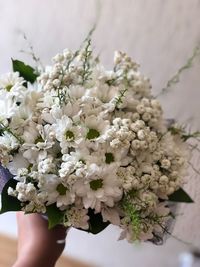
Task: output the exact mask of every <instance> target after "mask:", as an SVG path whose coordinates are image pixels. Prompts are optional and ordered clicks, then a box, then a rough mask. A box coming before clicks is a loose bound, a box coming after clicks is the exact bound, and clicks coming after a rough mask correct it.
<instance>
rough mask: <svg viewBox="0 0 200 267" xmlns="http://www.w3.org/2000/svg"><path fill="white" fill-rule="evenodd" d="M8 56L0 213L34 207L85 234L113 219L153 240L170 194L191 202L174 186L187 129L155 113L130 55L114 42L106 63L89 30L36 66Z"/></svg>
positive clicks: (1, 105) (165, 217)
mask: <svg viewBox="0 0 200 267" xmlns="http://www.w3.org/2000/svg"><path fill="white" fill-rule="evenodd" d="M12 63H13V72H11V73H8V74H4V75H2V76H1V77H0V162H1V171H2V173H3V170H4V171H6V175H5V174H4V176H6V177H8V176H9V179H7V180H8V181H7V182H6V183H4V184H5V185H4V187H3V190H2V194H1V198H2V207H1V213H4V212H7V211H18V210H22V211H24V212H25V213H40V214H44V215H46V216H47V217H48V220H49V227H50V228H52V227H54V226H55V225H57V224H62V225H64V226H66V227H75V228H77V229H82V230H85V231H88V232H90V233H93V234H97V233H99V232H100V231H102V230H103V229H105V228H106V227H107V226H108V225H109V224H113V225H117V226H119V227H120V228H121V229H122V234H121V236H120V239H123V238H126V239H127V240H128V241H131V242H133V241H135V240H139V241H147V240H149V241H152V242H159V241H161V240H162V238H163V236H164V234H165V233H166V232H167V222H168V221H169V219H170V218H173V216H174V214H173V213H172V211H171V209H170V203H173V202H192V199H191V198H190V197H189V195H188V194H187V193H186V192H185V191H184V190H183V189H182V186H183V184H184V177H185V175H186V170H187V161H188V156H189V153H188V146H187V143H186V141H187V140H188V139H189V138H191V137H194V136H195V133H194V134H187V133H186V132H185V131H184V130H183V129H181V128H178V127H177V125H176V124H173V123H169V122H167V120H166V119H164V116H163V111H162V107H161V105H160V103H159V101H158V100H157V99H155V98H154V97H153V96H152V93H151V85H150V81H149V79H147V78H146V77H144V76H143V75H141V73H140V72H139V70H138V68H139V66H138V64H136V63H135V62H133V61H132V60H131V58H130V57H128V56H127V55H126V54H125V53H122V52H116V53H115V56H114V68H113V70H111V71H107V70H106V69H105V68H104V67H103V66H102V65H101V64H100V62H99V60H98V58H95V57H94V56H93V52H92V49H91V40H90V38H87V39H86V41H85V42H84V44H83V45H82V46H81V48H80V49H79V50H77V51H76V52H72V51H70V50H67V49H66V50H64V51H63V53H60V54H57V55H56V56H55V57H54V58H53V64H52V66H48V67H46V68H45V69H43V68H42V67H41V68H37V69H34V68H32V67H31V66H29V65H25V64H24V63H23V62H21V61H19V60H13V61H12ZM2 168H4V169H2ZM1 176H2V177H3V174H2V175H1ZM0 179H3V178H0ZM2 181H3V180H2Z"/></svg>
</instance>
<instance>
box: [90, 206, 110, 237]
mask: <svg viewBox="0 0 200 267" xmlns="http://www.w3.org/2000/svg"><path fill="white" fill-rule="evenodd" d="M88 216H89V217H90V219H89V229H88V230H87V232H89V233H92V234H94V235H96V234H98V233H100V232H101V231H103V230H104V229H105V228H106V227H107V226H108V225H109V224H110V223H109V222H104V221H103V218H102V216H101V214H100V213H97V214H95V213H94V211H93V210H92V209H89V212H88Z"/></svg>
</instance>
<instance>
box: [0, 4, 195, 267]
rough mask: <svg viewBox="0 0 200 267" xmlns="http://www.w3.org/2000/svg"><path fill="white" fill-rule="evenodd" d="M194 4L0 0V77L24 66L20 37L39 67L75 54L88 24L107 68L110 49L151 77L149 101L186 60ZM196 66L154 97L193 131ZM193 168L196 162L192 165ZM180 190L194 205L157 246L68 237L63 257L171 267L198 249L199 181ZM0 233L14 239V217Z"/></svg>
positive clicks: (1, 224)
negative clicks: (15, 63)
mask: <svg viewBox="0 0 200 267" xmlns="http://www.w3.org/2000/svg"><path fill="white" fill-rule="evenodd" d="M199 14H200V1H199V0H165V1H163V0H102V1H97V0H84V1H83V0H73V1H70V0H59V1H58V0H57V1H56V0H43V1H39V0H29V1H27V0H17V1H16V0H6V1H3V0H0V72H1V73H3V72H7V71H9V70H10V69H11V60H10V58H11V57H12V58H18V59H21V60H25V61H26V62H29V63H32V62H31V58H30V56H27V55H25V54H24V53H21V52H20V50H21V49H23V50H28V45H27V42H25V41H24V39H23V32H24V33H26V35H27V37H28V39H29V41H30V42H31V44H32V45H33V47H34V49H35V51H36V54H38V55H39V56H40V58H41V60H42V62H43V63H44V64H49V63H50V59H51V57H52V56H53V55H55V54H56V53H57V52H59V51H61V50H62V49H64V48H65V47H69V48H71V49H76V48H77V47H79V45H80V43H81V41H82V40H83V39H84V38H85V36H86V35H87V33H88V32H89V30H90V29H91V28H92V26H93V24H94V23H95V21H97V20H98V25H97V28H96V31H95V33H94V35H93V45H94V49H95V51H96V53H97V54H100V58H101V59H102V61H103V63H104V64H105V65H106V66H107V67H112V59H113V52H114V50H116V49H117V50H122V51H125V52H127V53H128V54H130V55H131V56H132V57H133V58H134V59H135V60H136V61H137V62H139V63H140V64H141V71H142V72H143V73H144V74H145V75H147V76H148V77H150V78H151V81H152V85H153V92H154V93H155V94H157V93H158V92H159V91H160V90H161V89H162V88H163V87H164V86H165V85H166V82H167V81H168V80H169V78H170V77H171V76H172V75H174V74H175V73H176V71H177V69H178V68H179V67H180V66H182V65H183V64H184V63H185V62H186V60H187V58H188V57H189V56H190V55H191V54H192V51H193V49H194V47H195V46H196V45H197V44H198V43H199V41H200V31H199V29H200V16H199ZM199 73H200V62H199V58H197V59H196V61H195V64H194V66H193V67H192V68H191V69H190V70H187V71H186V72H185V73H184V75H183V76H182V77H181V80H180V83H179V84H178V85H177V86H175V87H174V88H173V90H172V92H170V93H169V94H167V95H166V96H164V97H161V98H160V100H161V102H162V104H163V107H164V110H165V114H166V117H168V118H172V117H175V118H176V119H178V120H179V121H180V122H181V123H187V124H189V125H190V126H191V128H192V129H194V130H196V129H200V120H199V99H200V90H199V87H200V75H199ZM194 160H195V162H196V165H197V167H198V158H196V159H194ZM188 178H189V183H188V184H187V185H186V188H187V190H188V192H190V194H191V196H192V197H193V198H194V200H195V204H192V205H186V206H185V205H184V206H183V207H182V209H181V212H180V214H182V213H183V212H184V214H183V215H180V216H179V217H178V219H177V223H176V226H175V231H174V235H175V236H176V237H178V238H180V239H182V240H185V241H187V242H189V243H191V244H192V245H189V246H188V245H185V244H184V243H182V242H180V241H177V240H176V239H174V238H170V239H169V240H168V241H167V242H166V244H165V245H164V246H162V247H156V246H153V245H152V244H141V245H130V244H128V243H127V242H126V241H120V242H118V241H117V238H118V235H119V230H118V229H117V228H114V227H110V228H108V229H107V230H106V231H105V232H103V233H101V234H100V235H98V236H92V235H88V234H85V233H82V232H79V231H76V230H72V231H71V232H70V233H69V236H68V239H67V247H66V252H65V253H68V254H70V255H73V256H76V257H78V258H81V259H84V260H89V261H91V262H94V263H96V264H98V266H101V267H110V266H115V267H121V266H123V267H133V266H135V267H140V266H142V267H147V266H148V267H154V266H156V267H157V266H162V267H176V266H179V264H178V257H179V253H181V252H184V251H187V250H189V249H190V248H191V247H193V246H197V247H199V246H200V232H199V226H200V206H199V205H200V194H199V193H200V183H199V179H200V177H195V176H194V175H193V172H192V171H191V172H190V175H189V176H188ZM0 232H3V233H7V234H9V235H11V236H16V224H15V216H14V214H12V213H11V214H6V215H3V216H1V217H0Z"/></svg>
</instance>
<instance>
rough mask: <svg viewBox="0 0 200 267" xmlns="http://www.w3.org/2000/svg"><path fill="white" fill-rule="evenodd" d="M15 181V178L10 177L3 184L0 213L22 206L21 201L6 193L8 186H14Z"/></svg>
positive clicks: (18, 208) (18, 209) (16, 209)
mask: <svg viewBox="0 0 200 267" xmlns="http://www.w3.org/2000/svg"><path fill="white" fill-rule="evenodd" d="M16 184H17V181H16V180H15V179H10V180H9V181H8V182H7V183H6V184H5V186H4V188H3V190H2V193H1V211H0V214H3V213H5V212H8V211H20V210H21V208H22V206H21V202H20V201H19V200H18V199H17V198H16V197H13V196H10V195H8V188H9V187H12V188H13V189H15V188H16Z"/></svg>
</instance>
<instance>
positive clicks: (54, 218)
mask: <svg viewBox="0 0 200 267" xmlns="http://www.w3.org/2000/svg"><path fill="white" fill-rule="evenodd" d="M46 214H47V217H48V221H49V229H52V228H53V227H55V226H56V225H58V224H61V223H62V222H63V217H64V212H63V211H61V210H59V208H57V207H56V204H52V205H50V206H47V211H46Z"/></svg>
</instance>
